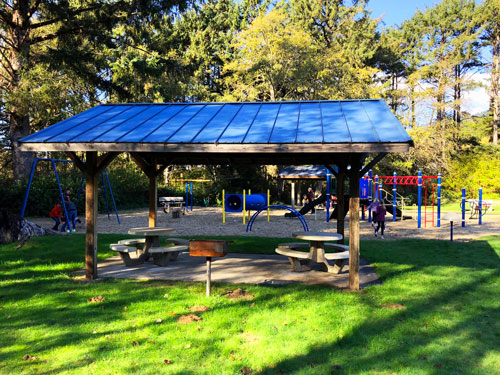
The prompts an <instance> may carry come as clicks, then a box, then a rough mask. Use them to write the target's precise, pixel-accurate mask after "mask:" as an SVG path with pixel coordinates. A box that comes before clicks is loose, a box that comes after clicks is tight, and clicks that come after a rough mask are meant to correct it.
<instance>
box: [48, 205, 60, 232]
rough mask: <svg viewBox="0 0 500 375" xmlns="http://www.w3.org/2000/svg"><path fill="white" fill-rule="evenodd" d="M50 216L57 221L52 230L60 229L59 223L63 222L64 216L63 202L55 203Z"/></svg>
mask: <svg viewBox="0 0 500 375" xmlns="http://www.w3.org/2000/svg"><path fill="white" fill-rule="evenodd" d="M49 216H50V217H51V219H52V220H54V221H55V222H56V223H55V225H54V226H53V227H52V230H58V229H59V224H61V218H62V208H61V203H60V202H57V203H56V204H55V205H54V208H53V209H52V210H51V211H50V214H49Z"/></svg>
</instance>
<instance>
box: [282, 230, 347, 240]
mask: <svg viewBox="0 0 500 375" xmlns="http://www.w3.org/2000/svg"><path fill="white" fill-rule="evenodd" d="M292 236H294V237H295V238H298V239H301V240H306V241H331V240H341V239H342V235H341V234H338V233H329V232H303V233H293V234H292Z"/></svg>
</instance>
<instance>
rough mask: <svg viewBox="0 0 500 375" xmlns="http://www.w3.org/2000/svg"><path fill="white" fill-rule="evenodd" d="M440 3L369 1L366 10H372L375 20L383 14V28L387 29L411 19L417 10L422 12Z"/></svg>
mask: <svg viewBox="0 0 500 375" xmlns="http://www.w3.org/2000/svg"><path fill="white" fill-rule="evenodd" d="M440 2H441V1H440V0H370V1H369V2H368V7H367V8H368V9H371V10H373V13H372V16H373V17H375V18H378V17H380V16H381V15H383V14H385V16H384V17H383V18H382V22H383V23H384V24H385V25H383V26H384V27H388V26H394V25H398V24H400V23H402V22H403V21H404V20H407V19H409V18H411V17H412V16H413V14H414V13H415V12H416V11H417V9H420V10H424V9H425V8H427V7H432V6H433V5H435V4H437V3H440Z"/></svg>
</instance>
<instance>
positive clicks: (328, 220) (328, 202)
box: [326, 174, 331, 223]
mask: <svg viewBox="0 0 500 375" xmlns="http://www.w3.org/2000/svg"><path fill="white" fill-rule="evenodd" d="M330 178H331V175H330V174H327V175H326V222H327V223H329V222H330Z"/></svg>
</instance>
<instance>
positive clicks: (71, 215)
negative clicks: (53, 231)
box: [61, 196, 76, 232]
mask: <svg viewBox="0 0 500 375" xmlns="http://www.w3.org/2000/svg"><path fill="white" fill-rule="evenodd" d="M64 204H65V205H66V211H67V212H68V219H69V221H70V222H69V223H64V224H63V226H62V228H61V232H64V231H65V230H66V225H68V229H67V230H66V232H70V231H71V224H73V232H76V222H75V221H76V206H75V204H74V203H73V202H71V200H70V198H69V196H66V201H65V202H64Z"/></svg>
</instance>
